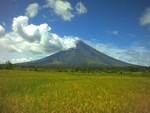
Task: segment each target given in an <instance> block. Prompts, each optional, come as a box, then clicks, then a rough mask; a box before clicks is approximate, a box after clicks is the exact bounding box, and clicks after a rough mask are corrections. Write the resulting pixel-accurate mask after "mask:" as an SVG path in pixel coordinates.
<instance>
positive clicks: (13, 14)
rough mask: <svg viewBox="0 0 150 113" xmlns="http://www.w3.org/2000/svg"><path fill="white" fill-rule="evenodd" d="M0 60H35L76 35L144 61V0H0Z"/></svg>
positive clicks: (147, 29) (148, 27) (148, 11)
mask: <svg viewBox="0 0 150 113" xmlns="http://www.w3.org/2000/svg"><path fill="white" fill-rule="evenodd" d="M0 11H1V12H0V51H1V53H0V62H1V63H2V62H5V61H7V60H10V61H12V62H13V63H15V62H23V61H29V60H35V59H38V58H42V57H44V56H47V55H50V54H53V53H55V52H58V51H60V50H67V49H69V48H72V47H75V42H76V40H78V39H81V40H83V41H84V42H86V43H87V44H89V45H91V46H92V47H94V48H96V49H97V50H99V51H101V52H103V53H105V54H107V55H109V56H112V57H114V58H116V59H119V60H122V61H126V62H129V63H133V64H139V65H150V1H149V0H97V1H93V0H1V1H0Z"/></svg>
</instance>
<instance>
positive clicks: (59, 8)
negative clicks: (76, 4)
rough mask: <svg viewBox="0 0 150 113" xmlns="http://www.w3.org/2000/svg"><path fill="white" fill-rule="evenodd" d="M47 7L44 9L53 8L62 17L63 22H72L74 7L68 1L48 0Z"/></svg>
mask: <svg viewBox="0 0 150 113" xmlns="http://www.w3.org/2000/svg"><path fill="white" fill-rule="evenodd" d="M46 1H47V5H45V6H44V7H47V8H49V7H50V8H52V9H53V11H54V13H55V14H57V15H59V16H61V17H62V19H63V20H65V21H70V20H71V19H72V18H73V17H74V14H73V13H72V10H73V8H72V6H71V4H70V3H69V2H68V1H64V0H46Z"/></svg>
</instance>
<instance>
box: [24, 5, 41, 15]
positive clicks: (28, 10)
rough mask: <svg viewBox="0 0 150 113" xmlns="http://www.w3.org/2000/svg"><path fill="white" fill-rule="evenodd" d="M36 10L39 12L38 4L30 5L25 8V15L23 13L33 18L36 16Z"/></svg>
mask: <svg viewBox="0 0 150 113" xmlns="http://www.w3.org/2000/svg"><path fill="white" fill-rule="evenodd" d="M38 10H39V5H38V3H32V4H30V5H29V6H28V7H27V8H26V13H25V14H26V15H27V16H28V17H31V18H33V17H34V16H36V15H37V13H38Z"/></svg>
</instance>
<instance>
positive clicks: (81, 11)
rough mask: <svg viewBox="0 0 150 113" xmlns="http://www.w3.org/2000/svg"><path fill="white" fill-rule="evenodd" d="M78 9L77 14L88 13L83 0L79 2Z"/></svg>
mask: <svg viewBox="0 0 150 113" xmlns="http://www.w3.org/2000/svg"><path fill="white" fill-rule="evenodd" d="M76 11H77V14H84V13H87V9H86V7H85V6H84V5H83V4H82V2H78V3H77V4H76Z"/></svg>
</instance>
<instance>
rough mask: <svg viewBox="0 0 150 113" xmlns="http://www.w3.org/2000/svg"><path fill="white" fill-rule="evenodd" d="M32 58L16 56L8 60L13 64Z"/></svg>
mask: <svg viewBox="0 0 150 113" xmlns="http://www.w3.org/2000/svg"><path fill="white" fill-rule="evenodd" d="M32 60H34V59H33V58H32V57H30V58H16V59H15V58H13V59H11V60H10V62H11V63H12V64H14V63H22V62H29V61H32Z"/></svg>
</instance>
